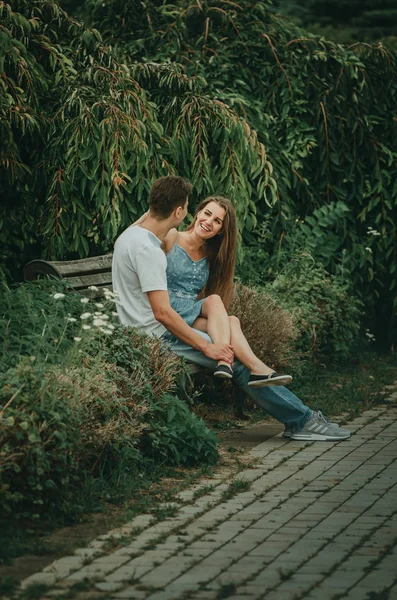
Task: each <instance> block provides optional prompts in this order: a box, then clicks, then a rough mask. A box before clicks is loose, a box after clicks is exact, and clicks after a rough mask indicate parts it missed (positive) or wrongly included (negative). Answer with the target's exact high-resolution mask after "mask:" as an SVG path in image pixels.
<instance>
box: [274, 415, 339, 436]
mask: <svg viewBox="0 0 397 600" xmlns="http://www.w3.org/2000/svg"><path fill="white" fill-rule="evenodd" d="M317 414H319V415H321V416H322V417H323V419H325V420H326V421H327V423H328V425H329V426H330V427H335V428H336V429H338V427H339V425H338V423H335V422H334V421H331V420H330V419H328V418H327V417H326V416H324V415H323V413H322V412H321V410H319V411H318V413H317ZM284 427H285V429H284V431H283V435H282V437H283V438H290V437H291V435H292V427H291V425H285V426H284Z"/></svg>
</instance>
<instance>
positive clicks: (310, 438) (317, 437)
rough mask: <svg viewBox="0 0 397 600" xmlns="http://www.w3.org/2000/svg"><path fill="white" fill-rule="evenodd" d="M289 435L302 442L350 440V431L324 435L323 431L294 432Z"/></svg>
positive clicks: (290, 437)
mask: <svg viewBox="0 0 397 600" xmlns="http://www.w3.org/2000/svg"><path fill="white" fill-rule="evenodd" d="M285 437H289V439H291V440H297V441H301V442H340V441H342V440H348V439H349V437H350V433H344V434H339V435H323V434H321V433H309V434H307V433H302V434H299V433H293V434H291V435H290V436H285Z"/></svg>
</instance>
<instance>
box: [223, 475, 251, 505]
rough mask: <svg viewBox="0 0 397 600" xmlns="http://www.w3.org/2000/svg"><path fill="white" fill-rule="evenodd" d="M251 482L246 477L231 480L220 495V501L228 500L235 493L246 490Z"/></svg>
mask: <svg viewBox="0 0 397 600" xmlns="http://www.w3.org/2000/svg"><path fill="white" fill-rule="evenodd" d="M250 487H251V482H250V481H247V480H246V479H235V480H234V481H232V482H231V484H230V485H229V487H228V488H227V490H225V491H224V492H223V494H222V496H221V499H222V502H225V500H229V498H233V496H235V495H236V494H240V493H241V492H246V491H248V490H249V489H250Z"/></svg>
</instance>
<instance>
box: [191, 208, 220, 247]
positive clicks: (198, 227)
mask: <svg viewBox="0 0 397 600" xmlns="http://www.w3.org/2000/svg"><path fill="white" fill-rule="evenodd" d="M225 214H226V211H225V209H224V208H222V207H221V206H219V204H217V203H216V202H213V201H211V202H208V204H206V205H205V206H204V208H203V209H201V210H200V212H199V213H197V218H196V223H195V226H194V231H195V233H196V234H197V235H198V236H199V237H201V238H204V239H207V240H209V239H211V238H213V237H214V236H216V235H217V234H218V233H220V232H221V230H222V227H223V220H224V218H225Z"/></svg>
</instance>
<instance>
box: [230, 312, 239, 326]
mask: <svg viewBox="0 0 397 600" xmlns="http://www.w3.org/2000/svg"><path fill="white" fill-rule="evenodd" d="M229 323H230V327H236V328H237V327H238V328H239V329H241V325H240V319H239V318H238V317H235V316H234V315H230V317H229Z"/></svg>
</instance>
